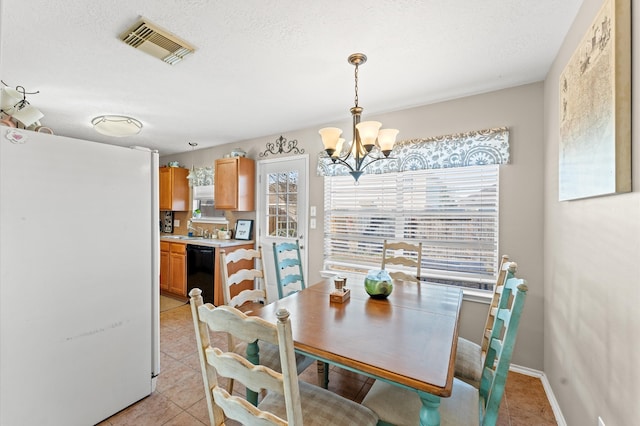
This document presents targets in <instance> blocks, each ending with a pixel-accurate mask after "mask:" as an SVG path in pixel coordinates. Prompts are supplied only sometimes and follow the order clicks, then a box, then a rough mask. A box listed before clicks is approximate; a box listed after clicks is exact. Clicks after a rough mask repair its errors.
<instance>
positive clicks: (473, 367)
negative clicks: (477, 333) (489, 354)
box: [454, 337, 482, 389]
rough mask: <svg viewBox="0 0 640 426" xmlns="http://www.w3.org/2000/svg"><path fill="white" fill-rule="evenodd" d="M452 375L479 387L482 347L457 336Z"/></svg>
mask: <svg viewBox="0 0 640 426" xmlns="http://www.w3.org/2000/svg"><path fill="white" fill-rule="evenodd" d="M454 376H455V377H457V378H458V379H460V380H462V381H464V382H467V383H469V384H470V385H471V386H473V387H474V388H476V389H480V380H481V379H482V348H481V347H480V345H478V344H476V343H473V342H471V341H469V340H467V339H463V338H462V337H458V349H457V351H456V363H455V373H454Z"/></svg>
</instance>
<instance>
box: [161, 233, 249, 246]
mask: <svg viewBox="0 0 640 426" xmlns="http://www.w3.org/2000/svg"><path fill="white" fill-rule="evenodd" d="M160 241H166V242H170V243H182V244H195V245H198V246H208V247H233V246H240V245H244V244H253V240H249V241H247V240H220V239H217V238H202V237H189V236H187V235H175V234H160Z"/></svg>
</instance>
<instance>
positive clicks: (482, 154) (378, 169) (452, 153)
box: [318, 127, 509, 176]
mask: <svg viewBox="0 0 640 426" xmlns="http://www.w3.org/2000/svg"><path fill="white" fill-rule="evenodd" d="M389 157H390V159H389V160H387V161H376V162H374V163H372V164H371V165H369V166H367V167H366V168H365V172H366V173H389V172H402V171H407V170H423V169H440V168H448V167H465V166H478V165H483V164H507V163H509V129H508V128H507V127H499V128H495V129H486V130H477V131H473V132H466V133H457V134H453V135H446V136H436V137H432V138H427V139H409V140H405V141H399V142H397V143H396V145H395V146H394V147H393V151H391V154H390V155H389ZM348 172H349V170H348V169H347V168H346V167H345V166H342V165H335V166H334V165H333V163H332V162H331V160H330V159H329V157H328V156H327V154H326V153H325V152H324V151H322V152H321V153H320V154H319V155H318V175H319V176H342V175H347V174H348Z"/></svg>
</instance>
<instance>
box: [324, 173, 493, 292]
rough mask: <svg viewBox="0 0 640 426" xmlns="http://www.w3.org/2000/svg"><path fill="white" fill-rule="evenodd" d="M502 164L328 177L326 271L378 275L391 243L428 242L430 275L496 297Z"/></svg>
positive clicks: (425, 264)
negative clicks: (385, 249) (384, 249)
mask: <svg viewBox="0 0 640 426" xmlns="http://www.w3.org/2000/svg"><path fill="white" fill-rule="evenodd" d="M498 167H499V166H498V165H483V166H473V167H455V168H443V169H428V170H419V171H409V172H402V173H384V174H365V175H363V176H362V177H361V178H360V180H359V184H357V185H355V184H354V181H353V178H352V177H351V176H332V177H325V181H324V185H325V187H324V195H325V200H324V211H325V220H324V269H325V270H328V271H334V272H336V271H340V272H358V273H364V272H366V271H367V270H369V269H378V268H379V267H380V263H381V256H382V245H383V241H384V239H388V240H416V241H422V243H423V245H422V250H423V252H422V276H423V279H426V280H427V281H431V282H440V283H445V284H453V285H460V286H464V287H471V288H478V289H487V290H492V286H493V283H494V282H495V276H496V275H497V268H498V201H499V197H498V186H499V185H498V183H499V182H498Z"/></svg>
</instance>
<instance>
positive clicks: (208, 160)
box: [161, 82, 544, 370]
mask: <svg viewBox="0 0 640 426" xmlns="http://www.w3.org/2000/svg"><path fill="white" fill-rule="evenodd" d="M348 107H349V105H345V120H344V121H343V122H340V123H319V124H318V125H317V126H314V127H313V128H308V129H302V130H297V131H289V132H286V131H285V132H283V136H284V137H286V138H287V139H289V140H293V139H297V140H298V142H299V145H300V146H301V147H302V148H304V149H305V153H308V154H309V156H310V170H311V173H310V176H309V189H310V204H311V205H315V206H317V208H318V227H317V229H315V230H310V233H309V244H308V247H309V248H310V250H309V271H308V274H309V281H310V282H315V281H317V280H318V279H320V274H319V272H320V270H321V269H322V241H323V234H322V226H323V223H322V218H323V208H322V207H323V179H322V178H321V177H319V176H316V173H315V170H316V165H317V162H316V154H317V153H318V152H319V151H320V150H321V149H322V143H321V141H320V136H319V135H318V129H320V128H322V127H324V126H326V125H332V126H337V127H341V128H342V129H343V130H345V132H347V131H348V129H349V126H350V118H349V115H348ZM364 107H365V108H366V105H364ZM364 118H365V119H378V120H379V121H381V122H382V123H383V126H385V127H395V128H398V129H400V134H399V135H398V138H399V139H409V138H419V137H430V136H438V135H446V134H450V133H457V132H465V131H470V130H480V129H486V128H490V127H499V126H508V127H509V129H510V143H511V158H512V162H511V164H508V165H504V166H501V169H500V253H501V254H509V255H510V256H511V257H512V258H513V259H514V260H516V261H518V264H519V275H520V276H522V277H523V278H525V279H527V281H528V282H529V288H530V290H529V297H528V299H527V306H526V307H525V312H524V318H523V323H522V325H521V331H520V335H519V338H518V344H517V347H516V351H515V354H514V357H513V362H514V363H515V364H518V365H522V366H525V367H529V368H533V369H537V370H542V368H543V345H542V343H543V299H544V292H543V288H544V287H543V282H542V279H543V264H542V244H543V240H542V235H543V233H542V231H543V229H542V217H543V209H542V207H543V175H542V173H543V84H542V83H541V82H539V83H534V84H529V85H525V86H520V87H515V88H511V89H506V90H501V91H496V92H491V93H486V94H482V95H476V96H471V97H467V98H462V99H457V100H452V101H448V102H441V103H437V104H433V105H426V106H421V107H417V108H412V109H407V110H403V111H397V112H393V113H388V114H384V115H379V116H368V115H367V114H366V109H365V114H364ZM278 136H280V135H279V134H278V135H270V136H265V137H262V138H258V139H253V140H248V141H244V142H242V143H235V144H231V145H227V146H219V147H216V148H210V149H204V150H199V151H195V152H193V153H192V152H186V153H183V154H180V155H173V156H167V157H163V158H161V163H166V162H167V161H170V160H178V161H180V162H181V163H182V164H184V165H186V166H187V167H190V166H191V164H192V163H193V164H195V166H196V167H198V166H203V165H208V164H212V163H213V161H214V159H215V158H219V157H221V156H222V155H224V154H225V153H228V152H229V151H231V149H232V148H234V147H236V146H239V147H242V148H244V149H245V150H246V151H247V153H248V156H249V157H251V158H254V159H258V158H259V157H258V153H259V152H262V151H264V149H265V144H266V143H267V142H273V141H274V140H275V139H276V138H277V137H278ZM185 147H186V148H185V149H188V145H187V144H186V142H185ZM487 309H488V307H487V305H486V304H483V303H477V302H472V301H465V302H464V305H463V310H462V317H461V330H460V334H461V335H462V336H463V337H466V338H469V339H472V340H475V341H478V342H479V341H480V338H481V335H482V326H483V325H484V322H485V319H486V315H487Z"/></svg>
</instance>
